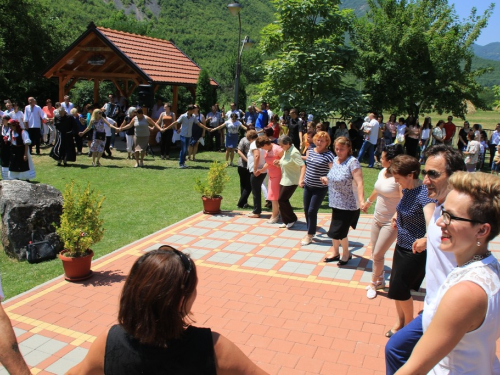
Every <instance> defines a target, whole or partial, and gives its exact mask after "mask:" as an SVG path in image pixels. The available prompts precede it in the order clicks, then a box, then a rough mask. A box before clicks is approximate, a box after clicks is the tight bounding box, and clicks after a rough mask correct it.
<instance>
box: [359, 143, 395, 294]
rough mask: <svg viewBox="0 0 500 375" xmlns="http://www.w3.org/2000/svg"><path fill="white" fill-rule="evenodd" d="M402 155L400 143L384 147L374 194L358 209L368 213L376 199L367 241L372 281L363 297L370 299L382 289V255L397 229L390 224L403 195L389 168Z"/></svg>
mask: <svg viewBox="0 0 500 375" xmlns="http://www.w3.org/2000/svg"><path fill="white" fill-rule="evenodd" d="M403 153H404V150H403V147H402V146H401V145H400V144H393V145H389V146H386V147H385V148H384V151H383V152H382V156H381V158H380V161H381V162H382V167H383V169H382V170H381V171H380V173H379V174H378V178H377V181H376V182H375V188H374V189H373V192H372V193H371V194H370V196H369V197H368V199H367V200H366V202H365V203H364V204H363V205H362V206H361V210H362V211H363V212H364V213H367V211H368V208H369V207H370V206H371V205H372V203H374V202H375V200H376V205H375V212H374V216H373V223H372V229H371V240H370V245H371V250H372V262H373V265H372V281H371V283H370V284H369V285H368V286H367V287H366V297H368V298H370V299H372V298H375V297H376V296H377V290H379V289H384V288H385V278H384V256H385V253H386V252H387V250H388V249H389V247H390V246H391V245H392V243H393V242H394V240H396V236H397V230H396V229H395V228H393V227H392V225H391V218H392V217H393V216H394V214H395V213H396V206H397V205H398V203H399V201H400V200H401V195H402V194H401V187H400V186H399V185H398V184H397V183H396V181H395V180H394V176H393V175H392V173H391V168H390V167H391V163H392V160H393V159H394V158H395V157H396V156H398V155H401V154H403Z"/></svg>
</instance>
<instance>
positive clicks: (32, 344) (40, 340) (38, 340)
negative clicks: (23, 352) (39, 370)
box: [20, 334, 50, 349]
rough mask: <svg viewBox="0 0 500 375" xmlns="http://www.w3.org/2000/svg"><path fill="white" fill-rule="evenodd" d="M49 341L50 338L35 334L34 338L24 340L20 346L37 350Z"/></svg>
mask: <svg viewBox="0 0 500 375" xmlns="http://www.w3.org/2000/svg"><path fill="white" fill-rule="evenodd" d="M49 340H50V337H45V336H42V335H38V334H34V335H33V336H31V337H28V338H27V339H26V340H24V341H23V342H22V343H21V344H20V345H22V346H25V347H27V348H30V349H37V348H38V347H40V346H42V345H43V344H45V343H46V342H47V341H49Z"/></svg>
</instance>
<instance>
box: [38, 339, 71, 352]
mask: <svg viewBox="0 0 500 375" xmlns="http://www.w3.org/2000/svg"><path fill="white" fill-rule="evenodd" d="M66 345H68V344H66V343H65V342H63V341H59V340H55V339H50V340H49V341H47V342H46V343H45V344H43V345H40V346H39V347H38V348H37V349H36V350H39V351H42V352H45V353H48V354H50V355H52V354H54V353H57V352H58V351H59V350H61V349H62V348H64V347H65V346H66Z"/></svg>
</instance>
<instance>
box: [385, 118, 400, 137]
mask: <svg viewBox="0 0 500 375" xmlns="http://www.w3.org/2000/svg"><path fill="white" fill-rule="evenodd" d="M385 126H386V127H387V128H388V129H389V130H390V132H391V135H392V140H391V142H390V143H394V141H395V140H396V133H397V130H398V123H397V122H396V115H395V114H394V113H393V114H391V116H390V117H389V121H387V123H386V124H385Z"/></svg>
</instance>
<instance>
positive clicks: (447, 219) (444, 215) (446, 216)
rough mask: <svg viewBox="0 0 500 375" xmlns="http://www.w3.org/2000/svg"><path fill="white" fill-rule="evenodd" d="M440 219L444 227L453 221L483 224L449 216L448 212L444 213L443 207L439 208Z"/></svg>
mask: <svg viewBox="0 0 500 375" xmlns="http://www.w3.org/2000/svg"><path fill="white" fill-rule="evenodd" d="M441 217H442V218H443V223H445V224H446V225H450V223H451V221H452V220H455V221H467V222H469V223H476V224H484V223H483V222H482V221H478V220H472V219H466V218H463V217H458V216H454V215H452V214H450V213H449V212H447V211H445V210H444V208H443V207H441Z"/></svg>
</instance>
